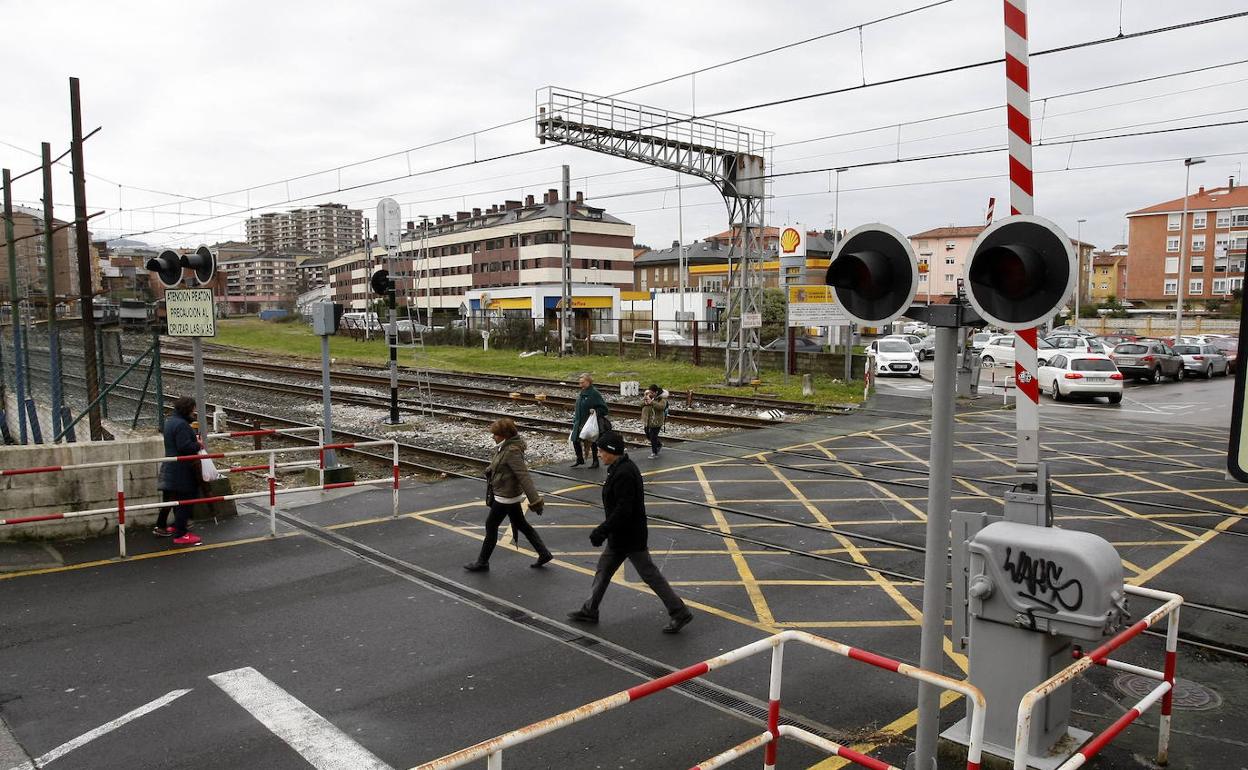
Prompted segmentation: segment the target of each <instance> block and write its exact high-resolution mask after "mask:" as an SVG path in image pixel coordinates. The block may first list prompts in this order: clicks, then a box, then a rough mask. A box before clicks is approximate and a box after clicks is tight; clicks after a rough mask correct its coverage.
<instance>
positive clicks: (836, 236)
mask: <svg viewBox="0 0 1248 770" xmlns="http://www.w3.org/2000/svg"><path fill="white" fill-rule="evenodd" d="M842 171H849V168H848V167H843V168H838V169H837V170H836V194H835V195H834V196H833V197H832V253H834V254H835V253H836V245H837V242H838V241H840V239H841V172H842ZM853 328H854V327H853V326H849V327H847V328H846V330H845V332H846V334H845V381H846V382H849V378H850V375H851V372H852V371H853V362H852V353H853V350H854V349H853V342H854V341H853V331H852V329H853ZM828 345H829V349H830V347H831V345H832V325H831V324H828Z"/></svg>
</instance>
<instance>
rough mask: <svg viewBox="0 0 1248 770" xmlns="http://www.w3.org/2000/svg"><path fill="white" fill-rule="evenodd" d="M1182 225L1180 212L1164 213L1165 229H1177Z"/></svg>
mask: <svg viewBox="0 0 1248 770" xmlns="http://www.w3.org/2000/svg"><path fill="white" fill-rule="evenodd" d="M1182 226H1183V215H1182V214H1167V215H1166V229H1167V230H1178V229H1179V228H1180V227H1182Z"/></svg>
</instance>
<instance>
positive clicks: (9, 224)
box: [4, 168, 26, 444]
mask: <svg viewBox="0 0 1248 770" xmlns="http://www.w3.org/2000/svg"><path fill="white" fill-rule="evenodd" d="M12 185H13V180H12V176H11V174H10V173H9V170H8V169H7V168H6V169H4V242H5V244H6V245H7V247H8V252H9V308H10V311H9V320H10V321H11V322H12V323H13V379H14V385H15V386H16V393H15V395H16V397H17V426H18V427H17V430H18V437H19V439H20V443H22V444H25V443H26V374H25V372H24V371H23V369H24V367H25V364H26V358H25V356H24V355H23V354H22V322H21V319H20V318H19V315H20V314H21V302H20V301H19V300H18V298H17V244H16V243H15V242H14V241H13V238H14V235H13V191H12V190H11V189H10V188H11V187H12Z"/></svg>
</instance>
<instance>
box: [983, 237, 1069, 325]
mask: <svg viewBox="0 0 1248 770" xmlns="http://www.w3.org/2000/svg"><path fill="white" fill-rule="evenodd" d="M1074 265H1075V250H1074V246H1073V245H1072V244H1071V242H1070V238H1068V237H1067V236H1066V233H1064V232H1062V230H1061V228H1059V227H1058V226H1057V225H1055V224H1053V223H1052V222H1050V221H1049V220H1047V219H1044V218H1043V217H1037V216H1030V215H1023V214H1015V215H1014V216H1011V217H1007V218H1005V219H1002V220H999V221H997V222H994V223H993V224H991V225H989V226H988V227H987V228H985V229H984V231H983V232H981V233H980V234H979V237H978V238H976V239H975V242H974V243H973V244H971V253H970V256H969V257H968V258H967V261H966V288H967V291H966V296H967V299H968V300H970V302H971V306H972V307H974V308H975V310H976V311H977V312H978V313H979V315H980V316H982V317H983V318H985V319H986V320H988V321H990V322H991V323H993V324H996V325H997V326H1000V327H1003V328H1006V329H1015V330H1017V329H1029V328H1031V327H1033V326H1036V325H1037V324H1039V323H1041V322H1043V321H1045V320H1046V319H1048V318H1049V317H1050V316H1052V315H1053V314H1054V313H1055V312H1057V309H1058V308H1059V307H1061V306H1062V304H1063V303H1064V302H1065V301H1066V298H1067V297H1069V296H1070V293H1071V291H1072V290H1073V289H1074V285H1075V269H1074Z"/></svg>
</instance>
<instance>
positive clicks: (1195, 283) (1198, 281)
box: [1187, 278, 1205, 295]
mask: <svg viewBox="0 0 1248 770" xmlns="http://www.w3.org/2000/svg"><path fill="white" fill-rule="evenodd" d="M1187 293H1188V294H1193V295H1194V294H1204V293H1205V279H1204V278H1193V279H1192V280H1190V281H1188V282H1187Z"/></svg>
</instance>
